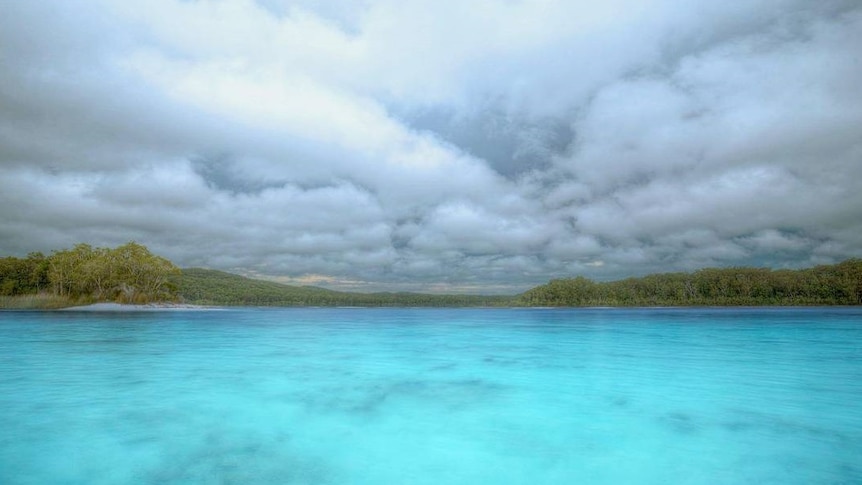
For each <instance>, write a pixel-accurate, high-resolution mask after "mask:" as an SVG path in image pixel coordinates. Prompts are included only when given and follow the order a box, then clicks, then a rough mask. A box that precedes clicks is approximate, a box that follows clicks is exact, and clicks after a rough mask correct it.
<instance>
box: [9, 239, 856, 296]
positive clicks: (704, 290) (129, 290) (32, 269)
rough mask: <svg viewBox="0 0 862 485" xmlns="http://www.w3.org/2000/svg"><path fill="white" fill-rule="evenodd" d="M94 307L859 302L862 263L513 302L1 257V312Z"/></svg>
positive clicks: (679, 277) (559, 290)
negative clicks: (165, 304)
mask: <svg viewBox="0 0 862 485" xmlns="http://www.w3.org/2000/svg"><path fill="white" fill-rule="evenodd" d="M97 301H114V302H118V303H150V302H163V301H183V302H186V303H193V304H202V305H226V306H367V307H371V306H432V307H433V306H437V307H442V306H446V307H468V306H472V307H478V306H697V305H728V306H729V305H860V304H862V259H850V260H847V261H844V262H843V263H839V264H835V265H828V266H817V267H814V268H809V269H802V270H795V271H794V270H778V271H772V270H769V269H764V268H726V269H716V268H708V269H702V270H699V271H696V272H694V273H664V274H654V275H649V276H644V277H642V278H628V279H624V280H619V281H610V282H595V281H592V280H589V279H587V278H584V277H581V276H579V277H576V278H570V279H558V280H552V281H551V282H549V283H548V284H545V285H541V286H538V287H536V288H533V289H531V290H529V291H527V292H525V293H523V294H521V295H516V296H477V295H428V294H420V293H349V292H339V291H331V290H326V289H323V288H315V287H309V286H289V285H283V284H280V283H275V282H271V281H262V280H254V279H249V278H244V277H242V276H238V275H235V274H230V273H224V272H221V271H214V270H207V269H199V268H192V269H185V270H180V269H179V268H177V267H176V266H174V265H173V263H171V262H170V261H168V260H167V259H164V258H162V257H159V256H155V255H153V254H151V253H150V252H149V250H148V249H147V248H146V247H144V246H142V245H140V244H137V243H134V242H130V243H127V244H125V245H122V246H119V247H117V248H114V249H110V248H94V247H92V246H90V245H88V244H78V245H76V246H75V247H73V248H71V249H64V250H61V251H54V252H53V253H52V254H51V255H49V256H45V255H43V254H41V253H31V254H29V255H27V257H26V258H14V257H6V258H0V308H15V309H23V308H43V309H45V308H61V307H64V306H72V305H76V304H86V303H93V302H97Z"/></svg>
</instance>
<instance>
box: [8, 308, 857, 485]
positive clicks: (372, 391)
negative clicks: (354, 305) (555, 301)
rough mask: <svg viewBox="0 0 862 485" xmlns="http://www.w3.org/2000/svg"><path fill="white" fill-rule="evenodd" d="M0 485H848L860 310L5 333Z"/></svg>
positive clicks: (100, 319) (156, 321)
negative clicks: (60, 484)
mask: <svg viewBox="0 0 862 485" xmlns="http://www.w3.org/2000/svg"><path fill="white" fill-rule="evenodd" d="M0 483H2V484H40V485H41V484H52V483H63V484H148V483H153V484H155V483H159V484H162V483H183V484H198V483H199V484H228V483H236V484H252V483H254V484H270V483H271V484H276V483H278V484H282V483H307V484H317V483H339V484H341V483H351V484H353V483H355V484H484V483H487V484H508V483H513V484H527V483H529V484H538V483H542V484H557V483H559V484H575V483H585V484H701V483H721V484H733V483H758V484H782V485H787V484H826V483H829V484H836V483H847V484H850V483H862V309H851V308H833V309H824V308H815V309H798V308H797V309H792V308H791V309H635V310H618V309H590V310H584V309H577V310H539V309H529V310H527V309H492V310H482V309H468V310H431V309H274V310H273V309H241V310H222V311H178V312H176V311H175V312H156V313H104V314H94V313H74V312H72V313H62V312H44V313H41V312H33V313H26V312H6V313H0Z"/></svg>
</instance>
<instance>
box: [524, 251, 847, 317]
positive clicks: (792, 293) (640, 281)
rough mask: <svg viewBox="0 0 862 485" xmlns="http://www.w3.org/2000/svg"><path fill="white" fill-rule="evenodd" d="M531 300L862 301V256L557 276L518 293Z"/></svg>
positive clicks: (551, 302) (666, 303)
mask: <svg viewBox="0 0 862 485" xmlns="http://www.w3.org/2000/svg"><path fill="white" fill-rule="evenodd" d="M517 302H518V304H520V305H526V306H697V305H728V306H729V305H860V304H862V259H849V260H847V261H844V262H842V263H839V264H834V265H824V266H816V267H813V268H807V269H800V270H770V269H766V268H707V269H702V270H699V271H695V272H694V273H663V274H653V275H648V276H644V277H641V278H627V279H624V280H619V281H609V282H596V281H592V280H590V279H587V278H584V277H576V278H567V279H557V280H552V281H551V282H549V283H548V284H545V285H542V286H538V287H536V288H533V289H531V290H529V291H527V292H525V293H523V294H522V295H520V297H518V299H517Z"/></svg>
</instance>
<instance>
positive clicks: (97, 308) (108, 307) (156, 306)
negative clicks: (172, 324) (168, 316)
mask: <svg viewBox="0 0 862 485" xmlns="http://www.w3.org/2000/svg"><path fill="white" fill-rule="evenodd" d="M211 308H212V307H205V306H200V305H188V304H184V303H147V304H145V305H126V304H121V303H93V304H92V305H83V306H73V307H68V308H62V309H61V310H60V311H73V312H154V311H171V310H208V309H211Z"/></svg>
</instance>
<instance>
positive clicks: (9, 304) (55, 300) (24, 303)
mask: <svg viewBox="0 0 862 485" xmlns="http://www.w3.org/2000/svg"><path fill="white" fill-rule="evenodd" d="M76 303H77V302H74V301H72V300H70V299H68V298H66V297H64V296H57V295H50V294H45V293H43V294H38V295H18V296H0V309H4V310H54V309H57V308H65V307H68V306H72V305H74V304H76Z"/></svg>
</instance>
